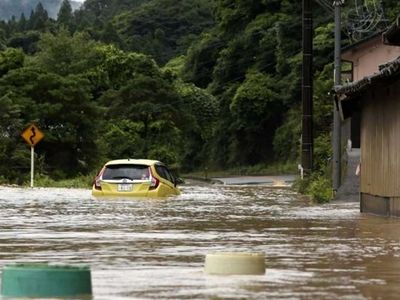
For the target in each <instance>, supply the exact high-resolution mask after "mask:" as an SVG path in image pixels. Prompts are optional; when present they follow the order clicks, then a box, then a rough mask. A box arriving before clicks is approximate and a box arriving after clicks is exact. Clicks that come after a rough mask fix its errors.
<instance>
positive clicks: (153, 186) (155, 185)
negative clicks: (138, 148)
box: [149, 167, 160, 190]
mask: <svg viewBox="0 0 400 300" xmlns="http://www.w3.org/2000/svg"><path fill="white" fill-rule="evenodd" d="M149 170H150V174H151V176H150V188H149V189H150V190H155V189H156V188H158V185H159V184H160V181H159V180H158V179H157V178H156V177H154V175H153V171H152V170H151V168H150V167H149Z"/></svg>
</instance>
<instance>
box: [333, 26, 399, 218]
mask: <svg viewBox="0 0 400 300" xmlns="http://www.w3.org/2000/svg"><path fill="white" fill-rule="evenodd" d="M375 39H376V38H375ZM378 44H379V43H378ZM375 45H377V44H375ZM379 45H380V46H377V48H373V49H371V51H368V49H364V50H363V53H364V55H371V54H368V53H372V54H373V53H375V54H374V55H371V56H370V58H362V56H363V55H362V54H360V58H359V60H358V68H360V70H370V69H369V68H370V67H369V66H366V65H368V64H376V63H378V64H379V66H378V67H377V70H376V71H374V72H373V73H371V74H368V73H369V71H368V72H364V71H362V72H358V73H354V74H359V75H357V76H355V79H356V80H355V81H354V82H350V83H346V84H343V85H342V86H338V87H337V88H336V89H335V97H336V101H337V104H338V106H339V110H340V114H341V116H342V119H343V121H345V120H348V119H350V118H352V117H353V116H355V115H359V116H360V149H361V172H360V209H361V212H366V213H373V214H378V215H385V216H396V217H400V184H399V178H400V47H399V46H400V27H399V22H398V20H397V21H396V22H395V23H394V24H393V25H392V26H391V27H390V28H389V29H388V30H387V31H386V32H385V33H383V34H382V39H381V42H380V44H379ZM372 47H376V46H372ZM378 48H379V49H378ZM383 54H385V55H386V57H387V59H386V61H382V60H385V59H384V57H385V56H384V55H383ZM361 64H362V65H363V66H362V65H361ZM353 70H354V69H353ZM360 74H362V75H360ZM361 76H362V77H361Z"/></svg>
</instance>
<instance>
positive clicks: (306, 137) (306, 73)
mask: <svg viewBox="0 0 400 300" xmlns="http://www.w3.org/2000/svg"><path fill="white" fill-rule="evenodd" d="M312 43H313V19H312V8H311V0H303V68H302V86H301V89H302V91H301V94H302V103H303V116H302V139H301V167H302V169H303V170H304V174H305V175H306V176H307V175H309V174H310V173H311V172H312V169H313V148H314V147H313V99H312V98H313V87H312V85H313V75H312V63H313V44H312Z"/></svg>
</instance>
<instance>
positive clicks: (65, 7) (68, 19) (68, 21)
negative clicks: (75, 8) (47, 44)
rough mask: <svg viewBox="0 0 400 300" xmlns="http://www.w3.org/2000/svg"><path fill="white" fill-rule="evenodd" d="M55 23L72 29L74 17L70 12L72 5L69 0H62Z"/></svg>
mask: <svg viewBox="0 0 400 300" xmlns="http://www.w3.org/2000/svg"><path fill="white" fill-rule="evenodd" d="M57 24H58V25H59V26H63V27H65V28H68V29H69V30H71V31H72V29H73V24H74V17H73V14H72V6H71V4H70V2H69V0H63V2H62V3H61V7H60V10H59V11H58V15H57Z"/></svg>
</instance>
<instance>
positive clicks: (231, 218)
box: [0, 184, 400, 300]
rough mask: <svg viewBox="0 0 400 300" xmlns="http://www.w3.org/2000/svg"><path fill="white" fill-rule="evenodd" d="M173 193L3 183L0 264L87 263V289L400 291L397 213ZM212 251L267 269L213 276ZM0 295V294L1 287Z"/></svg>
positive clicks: (163, 295) (393, 295) (369, 295)
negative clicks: (110, 195) (97, 192)
mask: <svg viewBox="0 0 400 300" xmlns="http://www.w3.org/2000/svg"><path fill="white" fill-rule="evenodd" d="M182 190H183V192H182V195H181V196H178V197H175V198H170V199H168V200H161V201H160V200H139V201H137V200H112V201H104V200H101V201H96V200H92V199H91V197H90V191H88V190H73V189H33V190H31V189H19V188H8V187H0V270H1V269H2V267H3V266H4V265H6V264H10V263H16V262H51V263H53V262H54V263H64V264H73V265H76V264H77V265H79V264H85V265H89V266H90V267H91V270H92V280H93V293H94V294H93V298H94V299H104V300H105V299H107V300H110V299H117V300H118V299H398V298H399V297H400V296H399V295H400V220H396V219H386V218H381V217H373V216H366V215H361V214H360V213H359V208H358V203H336V204H328V205H323V206H312V205H309V204H308V203H307V202H305V201H304V200H301V199H300V198H299V197H298V196H297V195H296V194H295V193H294V192H291V191H289V190H280V189H268V188H266V187H265V186H239V187H235V186H223V185H220V186H218V185H210V186H208V185H207V186H204V185H203V186H202V185H195V184H193V185H187V186H184V187H183V188H182ZM213 251H246V252H249V251H251V252H252V251H255V252H263V253H265V255H266V265H267V272H266V274H265V275H264V276H208V275H205V274H204V273H203V266H204V257H205V255H206V254H207V253H210V252H213ZM0 299H1V296H0Z"/></svg>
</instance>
